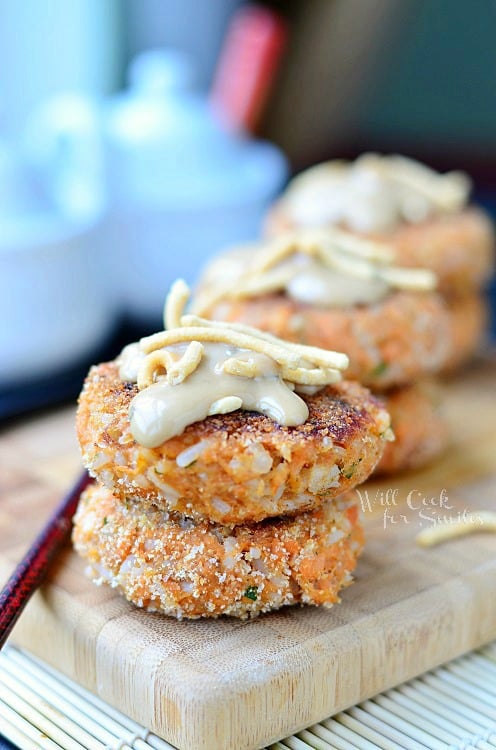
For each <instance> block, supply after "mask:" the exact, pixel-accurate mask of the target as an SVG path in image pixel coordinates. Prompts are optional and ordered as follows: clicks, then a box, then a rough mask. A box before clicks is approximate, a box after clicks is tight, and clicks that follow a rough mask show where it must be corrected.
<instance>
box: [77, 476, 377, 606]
mask: <svg viewBox="0 0 496 750" xmlns="http://www.w3.org/2000/svg"><path fill="white" fill-rule="evenodd" d="M73 541H74V545H75V547H76V550H77V551H78V552H79V554H80V555H81V556H82V557H83V558H85V559H86V560H87V561H88V562H89V564H90V573H91V576H92V578H93V579H94V581H95V582H96V583H98V584H101V583H106V584H109V585H110V586H112V587H114V588H117V589H118V590H119V591H120V592H122V593H123V594H124V596H125V597H126V598H127V599H128V600H129V601H131V602H132V603H133V604H136V605H137V606H139V607H143V608H144V609H147V610H150V611H158V612H163V613H165V614H168V615H173V616H175V617H178V618H182V617H187V618H197V617H218V616H219V615H233V616H234V617H241V618H247V617H254V616H256V615H258V614H259V613H260V612H267V611H269V610H272V609H277V608H279V607H282V606H283V605H287V604H295V603H304V604H318V605H323V606H325V607H330V606H331V605H332V604H334V603H335V602H337V601H339V596H338V595H339V591H340V589H341V588H343V586H347V585H348V584H350V583H351V581H352V578H351V572H352V571H353V570H354V568H355V565H356V560H357V557H358V555H359V553H360V551H361V549H362V547H363V531H362V528H361V526H360V523H359V521H358V507H357V503H356V499H355V497H354V495H353V494H352V493H349V495H348V496H346V497H343V498H340V499H335V500H332V501H327V502H325V503H324V505H323V506H322V507H321V508H319V509H318V510H314V511H312V512H307V513H302V514H300V515H298V516H296V517H295V518H278V519H274V520H272V521H264V522H262V523H257V524H253V525H248V526H236V527H234V528H229V527H225V526H220V525H216V524H211V523H209V522H208V521H198V522H193V521H191V520H190V519H187V518H185V517H184V516H181V515H179V514H176V513H170V514H169V513H167V512H165V511H162V510H159V509H157V508H154V507H153V506H148V507H147V508H144V507H143V506H142V505H141V504H140V503H139V502H136V501H132V500H128V501H125V500H124V501H123V500H119V499H117V498H116V497H115V496H114V495H112V493H111V492H109V491H108V490H106V489H104V488H102V487H97V486H90V487H89V488H88V489H87V490H86V492H85V493H84V494H83V496H82V497H81V500H80V503H79V507H78V511H77V513H76V516H75V525H74V531H73Z"/></svg>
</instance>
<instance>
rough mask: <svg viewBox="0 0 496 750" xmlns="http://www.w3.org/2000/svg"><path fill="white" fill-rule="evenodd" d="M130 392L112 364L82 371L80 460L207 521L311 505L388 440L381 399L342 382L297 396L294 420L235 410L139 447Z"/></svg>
mask: <svg viewBox="0 0 496 750" xmlns="http://www.w3.org/2000/svg"><path fill="white" fill-rule="evenodd" d="M138 393H139V391H138V387H137V385H136V384H135V383H130V382H125V381H123V380H122V379H121V378H120V376H119V368H118V365H117V364H116V363H115V362H114V363H112V362H111V363H107V364H102V365H99V366H97V367H93V368H92V369H91V371H90V373H89V375H88V378H87V379H86V383H85V385H84V388H83V391H82V393H81V396H80V399H79V408H78V414H77V432H78V437H79V442H80V445H81V450H82V455H83V462H84V465H85V466H86V468H87V469H88V471H89V472H90V474H91V475H92V476H93V477H95V478H96V479H97V480H98V482H100V483H101V484H103V485H104V486H105V487H107V488H109V489H110V490H112V491H113V492H115V493H116V494H117V495H118V496H119V497H132V498H134V499H135V500H136V501H139V502H140V503H144V502H147V503H152V504H154V505H157V506H158V507H159V508H161V509H162V510H171V511H176V512H180V513H184V514H185V515H187V516H190V517H192V518H208V519H210V520H211V521H215V522H216V523H222V524H239V523H247V522H252V521H259V520H262V519H264V518H267V517H270V516H277V515H281V514H295V513H298V512H301V511H304V510H308V509H310V508H314V507H316V506H318V505H320V504H322V502H324V501H325V500H328V499H329V498H332V497H335V496H338V495H339V494H342V493H343V492H344V491H345V490H347V489H350V488H352V487H355V486H356V485H358V484H360V483H361V482H363V481H364V480H365V479H366V478H367V477H368V476H369V474H370V473H371V472H372V471H373V469H374V467H375V465H376V464H377V462H378V461H379V459H380V457H381V455H382V453H383V450H384V447H385V445H386V443H387V441H388V439H390V430H389V425H390V418H389V414H388V413H387V411H386V409H385V408H384V406H383V405H382V402H381V401H379V400H378V399H376V398H375V397H374V396H372V395H371V394H370V393H369V391H367V390H366V389H365V388H363V387H362V386H360V385H359V384H358V383H354V382H347V381H342V382H339V383H336V384H335V385H332V386H327V387H326V388H324V389H322V390H320V391H319V392H318V393H315V394H313V395H304V394H301V397H302V399H303V400H304V402H305V403H306V405H307V407H308V412H309V414H308V418H307V419H306V421H305V422H304V423H303V424H301V425H295V426H282V425H279V424H277V423H276V422H274V421H273V420H272V419H271V418H270V417H267V416H265V415H262V414H258V413H256V412H252V411H241V410H236V411H234V412H231V413H227V414H217V415H212V416H209V417H207V418H206V419H203V420H201V421H198V422H194V423H193V424H189V425H188V426H187V427H186V428H185V429H184V431H183V432H181V434H179V435H175V436H174V437H171V438H169V439H168V440H166V441H164V442H163V443H161V444H159V445H157V446H155V447H153V448H149V447H147V446H144V445H142V444H141V443H139V442H138V441H137V440H136V439H135V437H134V436H133V434H132V433H131V424H130V418H129V409H130V406H131V402H132V401H133V399H134V398H135V397H136V396H137V395H138Z"/></svg>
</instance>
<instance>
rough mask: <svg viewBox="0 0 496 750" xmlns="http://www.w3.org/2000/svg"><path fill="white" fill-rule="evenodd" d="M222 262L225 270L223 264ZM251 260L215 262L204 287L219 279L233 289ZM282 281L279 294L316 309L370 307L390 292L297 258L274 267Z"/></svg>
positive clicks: (382, 284)
mask: <svg viewBox="0 0 496 750" xmlns="http://www.w3.org/2000/svg"><path fill="white" fill-rule="evenodd" d="M224 260H225V263H226V269H225V268H224V265H223V261H224ZM249 261H250V258H249V256H248V255H246V254H242V253H226V255H225V257H224V256H222V257H221V258H218V259H216V260H215V261H214V263H213V264H212V268H211V269H209V272H208V274H207V275H206V283H208V282H209V281H210V283H212V282H213V283H215V281H216V280H218V279H222V281H223V283H224V282H227V283H226V284H225V286H226V288H235V286H236V282H237V280H239V279H242V278H243V273H244V271H245V270H246V268H247V267H248V269H249ZM276 269H279V270H280V271H281V272H282V275H283V277H284V278H285V281H284V283H283V284H282V291H284V292H285V294H287V295H288V297H290V298H291V299H293V300H295V301H296V302H303V303H305V304H309V305H318V306H319V307H328V308H333V307H336V308H342V307H353V305H371V304H374V303H376V302H380V301H381V300H382V299H384V298H385V297H386V296H387V295H388V294H390V292H391V287H390V285H389V284H388V283H387V282H386V281H384V280H383V279H379V278H367V279H364V278H360V277H358V276H353V275H352V274H348V273H344V272H343V271H338V270H336V269H332V268H327V267H326V266H324V265H323V264H322V263H321V262H319V261H318V260H317V259H314V258H311V257H309V256H305V255H303V254H297V255H295V256H294V257H293V258H290V259H289V260H286V261H283V262H282V263H280V264H278V266H276Z"/></svg>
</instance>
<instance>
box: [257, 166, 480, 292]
mask: <svg viewBox="0 0 496 750" xmlns="http://www.w3.org/2000/svg"><path fill="white" fill-rule="evenodd" d="M469 193H470V181H469V180H468V178H467V177H466V176H465V175H463V174H461V173H459V172H452V173H448V174H444V175H442V174H438V173H436V172H434V171H433V170H431V169H428V168H427V167H425V166H424V165H422V164H419V163H418V162H414V161H413V160H411V159H406V158H405V157H400V156H379V155H377V154H364V155H363V156H361V157H360V158H358V159H357V160H356V161H355V162H341V161H331V162H326V163H324V164H319V165H317V166H315V167H311V168H310V169H308V170H306V171H305V172H302V173H301V174H300V175H298V176H297V177H296V178H295V179H294V180H293V181H292V182H291V183H290V184H289V186H288V188H287V190H286V192H285V193H284V194H283V196H282V198H281V199H279V201H278V202H277V203H276V204H275V205H274V206H273V207H272V209H271V210H270V212H269V214H268V216H267V219H266V226H265V230H266V236H268V237H275V236H278V235H280V234H281V233H286V232H288V231H290V230H295V229H298V228H305V229H308V228H310V227H313V228H330V227H334V226H340V227H342V228H344V229H348V230H349V231H351V232H354V233H356V234H357V235H359V236H362V237H370V238H374V239H376V240H380V241H386V242H388V244H390V245H391V247H392V249H393V252H394V261H395V262H396V263H397V264H398V265H401V266H406V267H420V268H428V269H430V270H432V271H433V272H434V273H435V274H436V275H437V277H438V279H439V287H438V288H439V290H440V291H441V292H442V293H443V294H445V293H457V294H458V293H466V292H468V291H470V290H473V289H477V288H479V287H480V286H481V285H483V284H485V283H486V282H487V280H488V279H489V278H490V277H491V275H492V273H493V271H494V245H495V242H494V228H493V225H492V223H491V221H490V219H489V217H488V216H487V215H486V214H485V213H484V212H483V211H482V210H481V209H479V208H476V207H474V206H470V205H468V199H469Z"/></svg>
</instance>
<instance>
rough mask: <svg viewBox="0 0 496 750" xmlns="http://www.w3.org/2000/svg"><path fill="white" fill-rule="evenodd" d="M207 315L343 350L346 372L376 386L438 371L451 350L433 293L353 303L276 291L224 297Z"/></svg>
mask: <svg viewBox="0 0 496 750" xmlns="http://www.w3.org/2000/svg"><path fill="white" fill-rule="evenodd" d="M209 316H210V317H213V318H215V319H218V320H229V321H241V322H243V323H248V324H250V325H253V326H256V327H257V328H261V329H262V330H265V331H270V332H271V333H273V334H275V335H276V336H280V337H281V338H284V339H287V340H289V341H295V342H298V343H301V344H309V345H312V346H318V347H322V348H323V349H334V350H336V351H341V352H345V353H346V354H347V355H348V356H349V358H350V367H349V368H348V370H347V371H346V375H347V377H350V378H356V379H357V380H359V381H360V382H362V383H364V384H365V385H367V386H369V387H371V388H374V389H376V390H384V389H385V388H390V387H391V386H397V385H403V384H406V383H409V382H411V381H413V380H415V379H417V378H419V377H421V376H422V375H425V374H427V373H432V372H437V371H438V370H440V369H441V368H442V367H443V366H444V364H445V363H446V362H447V361H448V359H449V357H450V356H451V355H452V351H453V341H452V331H451V328H450V318H449V311H448V308H447V306H446V303H445V301H444V300H443V299H442V298H441V297H440V296H439V295H437V294H435V293H414V292H395V293H392V294H390V295H388V296H387V297H386V298H385V299H384V300H382V301H381V302H379V303H377V304H374V305H355V306H353V307H350V308H321V307H314V306H312V305H308V304H303V303H300V302H295V301H294V300H291V299H290V298H289V297H287V296H285V295H283V294H272V295H267V296H264V297H258V298H251V299H245V300H235V301H223V302H221V303H219V304H218V305H217V306H216V307H215V308H214V309H213V310H212V311H210V312H209Z"/></svg>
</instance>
